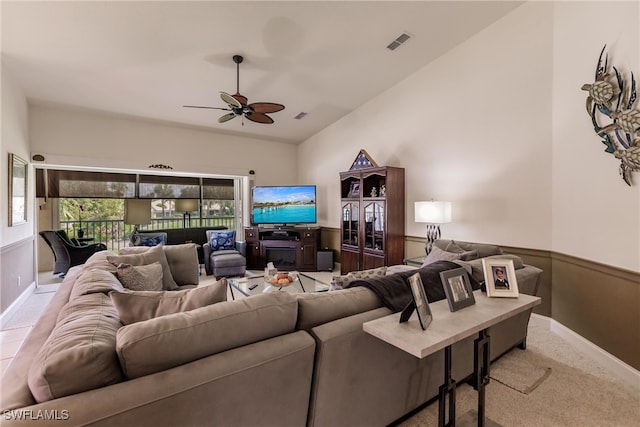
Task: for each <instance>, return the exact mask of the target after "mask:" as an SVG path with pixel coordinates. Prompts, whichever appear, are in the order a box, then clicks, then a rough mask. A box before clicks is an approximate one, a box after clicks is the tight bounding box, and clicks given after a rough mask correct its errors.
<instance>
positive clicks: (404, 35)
mask: <svg viewBox="0 0 640 427" xmlns="http://www.w3.org/2000/svg"><path fill="white" fill-rule="evenodd" d="M410 38H411V36H410V35H409V34H407V33H402V34H400V35H399V36H398V37H397V38H396V39H395V40H394V41H392V42H391V43H389V45H388V46H387V49H389V50H396V49H397V48H399V47H400V46H401V45H402V44H403V43H404V42H406V41H407V40H409V39H410Z"/></svg>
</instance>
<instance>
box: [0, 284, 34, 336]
mask: <svg viewBox="0 0 640 427" xmlns="http://www.w3.org/2000/svg"><path fill="white" fill-rule="evenodd" d="M35 289H36V282H32V283H31V284H30V285H29V286H28V287H27V289H25V290H24V292H22V293H21V294H20V296H19V297H18V298H16V299H15V301H13V302H12V303H11V305H10V306H9V307H7V309H6V310H5V311H3V312H2V313H0V329H4V326H5V325H6V324H7V322H8V321H9V319H11V316H13V315H14V314H15V313H16V311H18V310H19V309H20V307H22V304H24V302H25V301H26V300H27V298H29V297H30V296H31V294H32V293H33V291H34V290H35Z"/></svg>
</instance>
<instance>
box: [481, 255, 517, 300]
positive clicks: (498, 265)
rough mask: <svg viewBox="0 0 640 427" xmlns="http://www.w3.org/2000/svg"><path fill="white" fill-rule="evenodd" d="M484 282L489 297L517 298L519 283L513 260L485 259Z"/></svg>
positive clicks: (483, 264)
mask: <svg viewBox="0 0 640 427" xmlns="http://www.w3.org/2000/svg"><path fill="white" fill-rule="evenodd" d="M482 269H483V270H484V282H485V286H486V288H487V296H489V297H504V298H517V297H518V295H519V292H518V281H517V280H516V270H515V268H514V266H513V260H512V259H508V258H483V259H482Z"/></svg>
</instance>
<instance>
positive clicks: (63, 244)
mask: <svg viewBox="0 0 640 427" xmlns="http://www.w3.org/2000/svg"><path fill="white" fill-rule="evenodd" d="M38 234H40V237H42V239H44V241H45V242H46V243H47V245H49V247H50V248H51V251H52V252H53V258H54V260H55V265H54V267H53V274H58V273H62V275H65V274H67V271H69V269H70V268H71V267H74V266H76V265H80V264H84V263H85V262H86V261H87V259H89V257H90V256H91V255H93V254H94V253H96V252H99V251H104V250H106V249H107V246H106V245H105V244H104V243H92V244H89V245H76V244H74V243H73V242H72V241H71V239H69V236H67V233H66V232H65V231H64V230H44V231H41V232H40V233H38Z"/></svg>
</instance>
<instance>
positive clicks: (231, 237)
mask: <svg viewBox="0 0 640 427" xmlns="http://www.w3.org/2000/svg"><path fill="white" fill-rule="evenodd" d="M209 233H210V234H209V247H210V248H211V250H212V251H219V250H230V249H235V248H236V231H235V230H223V231H210V232H209Z"/></svg>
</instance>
